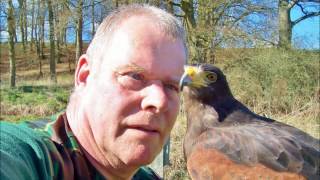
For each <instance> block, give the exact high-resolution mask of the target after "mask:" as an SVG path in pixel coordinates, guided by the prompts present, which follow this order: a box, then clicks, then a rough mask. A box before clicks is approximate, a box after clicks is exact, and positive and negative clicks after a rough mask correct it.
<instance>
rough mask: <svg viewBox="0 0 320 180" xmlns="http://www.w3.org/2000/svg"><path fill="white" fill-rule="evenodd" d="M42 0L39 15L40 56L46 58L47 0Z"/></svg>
mask: <svg viewBox="0 0 320 180" xmlns="http://www.w3.org/2000/svg"><path fill="white" fill-rule="evenodd" d="M39 1H40V16H39V18H40V19H39V22H40V37H39V38H40V56H41V57H40V58H41V59H44V58H45V57H44V48H45V44H44V17H45V7H46V6H45V0H39Z"/></svg>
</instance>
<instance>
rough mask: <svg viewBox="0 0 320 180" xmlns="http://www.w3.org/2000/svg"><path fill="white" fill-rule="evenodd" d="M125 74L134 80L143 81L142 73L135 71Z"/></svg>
mask: <svg viewBox="0 0 320 180" xmlns="http://www.w3.org/2000/svg"><path fill="white" fill-rule="evenodd" d="M126 75H127V76H128V77H130V78H132V79H133V80H136V81H144V79H145V78H144V75H143V74H141V73H136V72H129V73H126Z"/></svg>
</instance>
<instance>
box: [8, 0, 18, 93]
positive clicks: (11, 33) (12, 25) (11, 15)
mask: <svg viewBox="0 0 320 180" xmlns="http://www.w3.org/2000/svg"><path fill="white" fill-rule="evenodd" d="M13 9H14V8H13V4H12V0H8V15H7V22H8V33H9V40H8V45H9V62H10V87H15V86H16V60H15V50H14V32H15V30H14V29H15V21H14V13H13Z"/></svg>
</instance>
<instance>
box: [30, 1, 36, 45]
mask: <svg viewBox="0 0 320 180" xmlns="http://www.w3.org/2000/svg"><path fill="white" fill-rule="evenodd" d="M34 15H35V2H34V0H32V4H31V34H30V35H31V37H30V50H31V51H33V45H34V31H35V27H34V22H35V18H34Z"/></svg>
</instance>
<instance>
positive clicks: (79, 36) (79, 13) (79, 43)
mask: <svg viewBox="0 0 320 180" xmlns="http://www.w3.org/2000/svg"><path fill="white" fill-rule="evenodd" d="M82 8H83V0H79V1H78V5H77V38H76V63H75V64H77V62H78V59H79V58H80V55H81V54H82V21H83V19H82Z"/></svg>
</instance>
